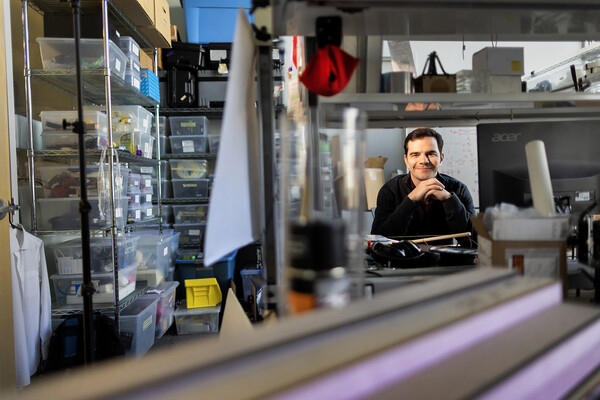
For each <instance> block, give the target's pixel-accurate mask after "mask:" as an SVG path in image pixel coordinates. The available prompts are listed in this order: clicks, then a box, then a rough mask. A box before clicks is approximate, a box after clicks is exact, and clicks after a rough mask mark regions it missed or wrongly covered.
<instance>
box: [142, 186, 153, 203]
mask: <svg viewBox="0 0 600 400" xmlns="http://www.w3.org/2000/svg"><path fill="white" fill-rule="evenodd" d="M153 198H154V190H153V189H152V186H150V187H149V188H144V189H142V190H141V197H140V204H150V205H152V199H153Z"/></svg>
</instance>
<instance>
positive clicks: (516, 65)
mask: <svg viewBox="0 0 600 400" xmlns="http://www.w3.org/2000/svg"><path fill="white" fill-rule="evenodd" d="M523 65H524V63H523V48H522V47H486V48H484V49H482V50H479V51H478V52H477V53H475V54H473V70H479V71H480V70H487V71H489V72H490V74H492V75H517V76H523Z"/></svg>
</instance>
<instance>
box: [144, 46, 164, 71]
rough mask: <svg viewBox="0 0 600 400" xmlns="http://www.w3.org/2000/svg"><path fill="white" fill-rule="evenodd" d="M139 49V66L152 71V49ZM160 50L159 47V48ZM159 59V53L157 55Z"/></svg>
mask: <svg viewBox="0 0 600 400" xmlns="http://www.w3.org/2000/svg"><path fill="white" fill-rule="evenodd" d="M141 50H142V51H140V64H141V66H140V68H148V69H149V70H150V71H154V49H141ZM159 50H160V49H159ZM158 59H159V60H160V54H159V56H158Z"/></svg>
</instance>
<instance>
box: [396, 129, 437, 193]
mask: <svg viewBox="0 0 600 400" xmlns="http://www.w3.org/2000/svg"><path fill="white" fill-rule="evenodd" d="M407 147H408V152H407V154H406V155H405V156H404V162H405V163H406V167H407V168H408V170H409V171H410V173H411V175H412V178H413V180H416V182H415V183H419V182H420V181H424V180H427V179H430V178H434V177H435V176H436V175H437V172H438V169H439V168H440V165H442V161H443V160H444V154H443V153H440V150H439V149H438V145H437V141H436V140H435V138H433V137H424V138H419V139H415V140H411V141H410V142H408V143H407Z"/></svg>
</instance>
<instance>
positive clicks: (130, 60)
mask: <svg viewBox="0 0 600 400" xmlns="http://www.w3.org/2000/svg"><path fill="white" fill-rule="evenodd" d="M119 47H120V48H121V50H122V51H123V53H124V54H125V57H126V58H127V65H126V66H125V82H127V83H129V84H130V85H131V86H133V87H134V88H136V89H137V90H141V82H142V81H141V76H140V74H141V64H140V46H139V45H138V44H137V42H136V41H135V40H133V38H132V37H129V36H121V39H120V43H119Z"/></svg>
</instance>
